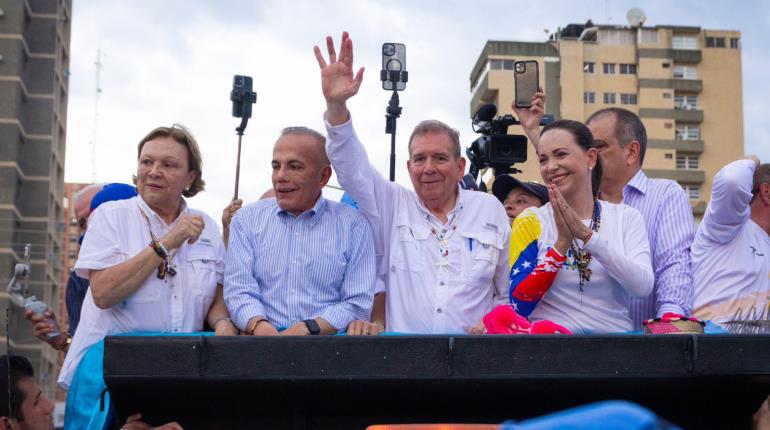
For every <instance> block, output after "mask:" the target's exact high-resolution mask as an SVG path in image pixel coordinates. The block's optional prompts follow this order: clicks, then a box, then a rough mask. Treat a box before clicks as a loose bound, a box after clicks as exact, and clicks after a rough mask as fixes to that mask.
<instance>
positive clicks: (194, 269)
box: [185, 245, 217, 298]
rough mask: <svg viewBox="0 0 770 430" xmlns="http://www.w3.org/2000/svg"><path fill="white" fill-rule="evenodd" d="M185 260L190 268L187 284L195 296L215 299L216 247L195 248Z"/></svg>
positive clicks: (200, 246) (188, 253)
mask: <svg viewBox="0 0 770 430" xmlns="http://www.w3.org/2000/svg"><path fill="white" fill-rule="evenodd" d="M185 259H186V262H187V264H188V265H189V268H190V271H189V272H188V273H189V276H190V277H189V279H187V284H188V285H190V286H191V287H192V290H193V292H194V293H195V294H197V295H200V296H203V297H205V298H213V297H214V295H215V294H216V292H217V260H216V253H215V252H214V247H212V246H204V245H199V246H193V247H192V248H190V250H189V251H188V252H187V255H186V257H185Z"/></svg>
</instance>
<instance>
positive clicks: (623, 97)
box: [613, 93, 636, 105]
mask: <svg viewBox="0 0 770 430" xmlns="http://www.w3.org/2000/svg"><path fill="white" fill-rule="evenodd" d="M613 95H614V94H613ZM620 104H622V105H635V104H636V94H622V93H621V94H620Z"/></svg>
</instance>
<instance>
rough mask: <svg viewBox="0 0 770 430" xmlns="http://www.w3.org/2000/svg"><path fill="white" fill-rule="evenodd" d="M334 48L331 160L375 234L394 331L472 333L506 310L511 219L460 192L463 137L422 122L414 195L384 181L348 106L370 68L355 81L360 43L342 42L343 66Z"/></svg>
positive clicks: (414, 142) (486, 198) (326, 73)
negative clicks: (500, 308) (489, 315)
mask: <svg viewBox="0 0 770 430" xmlns="http://www.w3.org/2000/svg"><path fill="white" fill-rule="evenodd" d="M326 44H327V49H328V52H329V62H328V63H327V62H326V60H325V59H324V57H323V55H322V54H321V51H320V49H319V48H318V47H317V46H316V47H315V55H316V59H317V60H318V64H319V66H320V68H321V84H322V89H323V94H324V97H325V98H326V106H327V110H326V115H325V120H326V128H327V133H328V136H329V140H328V142H327V144H326V152H327V155H328V156H329V159H330V160H331V163H332V166H334V169H335V170H336V172H337V178H338V179H339V182H340V184H341V185H342V187H343V188H345V190H346V191H347V192H348V194H350V196H351V197H352V198H353V199H355V201H356V202H358V205H359V208H360V209H361V211H362V212H363V214H364V215H365V216H366V218H367V219H368V220H369V223H370V224H371V226H372V230H373V233H374V241H375V247H376V250H377V253H378V261H381V263H380V267H378V271H379V274H378V276H380V277H382V278H383V279H384V280H385V286H386V298H385V314H386V327H387V330H389V331H395V332H404V333H464V332H466V331H467V330H468V329H469V328H470V327H473V326H475V325H476V323H478V321H479V320H480V319H481V317H483V316H484V314H485V313H486V312H489V311H490V310H491V309H492V307H493V306H494V305H495V304H498V303H504V302H507V291H508V252H506V251H505V249H506V245H507V244H508V241H509V239H510V230H511V229H510V226H509V225H508V217H507V216H506V215H505V210H504V209H503V207H502V206H501V205H500V202H498V201H497V199H495V197H494V196H492V195H490V194H487V193H479V192H474V191H467V190H461V189H460V187H459V185H458V184H459V182H460V178H461V177H462V175H463V173H464V170H465V159H463V158H462V157H461V155H460V142H459V136H458V133H457V131H456V130H454V129H452V128H450V127H449V126H447V125H446V124H444V123H442V122H440V121H436V120H427V121H423V122H421V123H420V124H418V125H417V127H415V129H414V131H413V132H412V135H411V137H410V139H409V160H408V161H407V168H408V170H409V176H410V178H411V180H412V185H413V186H414V191H410V190H408V189H406V188H404V187H402V186H400V185H398V184H396V183H393V182H389V181H387V180H386V179H385V178H384V177H383V176H382V175H381V174H380V173H379V172H377V170H376V169H375V168H374V167H373V166H372V165H371V164H370V163H369V161H368V158H367V154H366V150H365V149H364V146H363V145H362V144H361V142H359V140H358V138H357V137H356V134H355V131H354V130H353V125H352V120H351V116H350V112H349V111H348V109H347V106H346V101H347V100H348V99H349V98H351V97H353V96H354V95H356V93H357V92H358V89H359V87H360V86H361V82H362V80H363V68H362V69H360V70H359V71H358V73H357V74H356V75H355V76H354V75H353V42H352V40H351V39H350V38H349V37H348V34H347V33H346V32H345V33H343V35H342V43H341V47H340V55H339V59H338V57H337V54H336V52H335V48H334V43H333V42H332V39H331V37H327V38H326ZM378 331H379V330H377V329H376V327H372V330H370V333H372V334H375V333H377V332H378Z"/></svg>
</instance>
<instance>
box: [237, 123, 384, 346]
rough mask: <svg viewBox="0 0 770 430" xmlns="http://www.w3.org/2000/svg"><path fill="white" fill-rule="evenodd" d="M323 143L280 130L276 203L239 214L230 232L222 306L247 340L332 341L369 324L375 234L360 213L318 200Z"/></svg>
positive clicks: (312, 134) (302, 132) (325, 175)
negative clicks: (321, 337)
mask: <svg viewBox="0 0 770 430" xmlns="http://www.w3.org/2000/svg"><path fill="white" fill-rule="evenodd" d="M325 143H326V139H325V138H324V137H323V136H322V135H321V134H320V133H318V132H316V131H314V130H311V129H309V128H305V127H290V128H286V129H284V130H283V131H282V132H281V136H280V137H279V139H278V141H277V142H276V143H275V146H274V147H273V161H272V181H273V189H274V190H275V198H268V199H264V200H260V201H258V202H256V203H252V204H249V205H246V206H244V207H243V208H242V209H240V210H239V211H238V212H237V213H236V214H235V216H234V217H233V220H232V223H231V224H230V241H229V245H228V249H227V266H226V269H225V285H224V298H225V303H226V304H227V308H228V309H229V310H230V315H231V317H232V318H233V321H234V323H235V325H236V326H238V327H239V328H240V329H241V330H243V331H245V332H246V333H247V334H252V335H255V336H270V335H277V334H279V330H281V331H280V334H281V335H308V334H311V335H318V334H332V333H336V332H339V331H343V330H345V329H346V327H347V326H348V324H350V323H351V322H352V321H355V320H368V319H369V315H370V313H371V307H372V300H373V296H374V284H375V253H374V242H373V239H372V232H371V228H370V227H369V224H368V223H367V221H366V219H365V218H364V216H363V215H362V214H361V213H360V212H359V211H357V210H355V209H354V208H351V207H350V206H348V205H345V204H342V203H338V202H333V201H330V200H327V199H325V198H324V197H323V196H322V195H321V190H322V189H323V187H324V186H325V185H326V183H327V182H328V181H329V177H330V176H331V172H332V170H331V166H330V163H329V159H328V158H327V157H326V152H325V148H324V146H325Z"/></svg>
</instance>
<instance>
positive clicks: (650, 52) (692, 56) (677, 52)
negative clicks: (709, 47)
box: [639, 48, 703, 64]
mask: <svg viewBox="0 0 770 430" xmlns="http://www.w3.org/2000/svg"><path fill="white" fill-rule="evenodd" d="M639 58H668V59H671V60H673V61H675V62H677V63H690V64H695V63H700V62H701V60H702V59H703V54H702V53H701V51H700V50H699V49H661V48H641V49H639Z"/></svg>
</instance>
